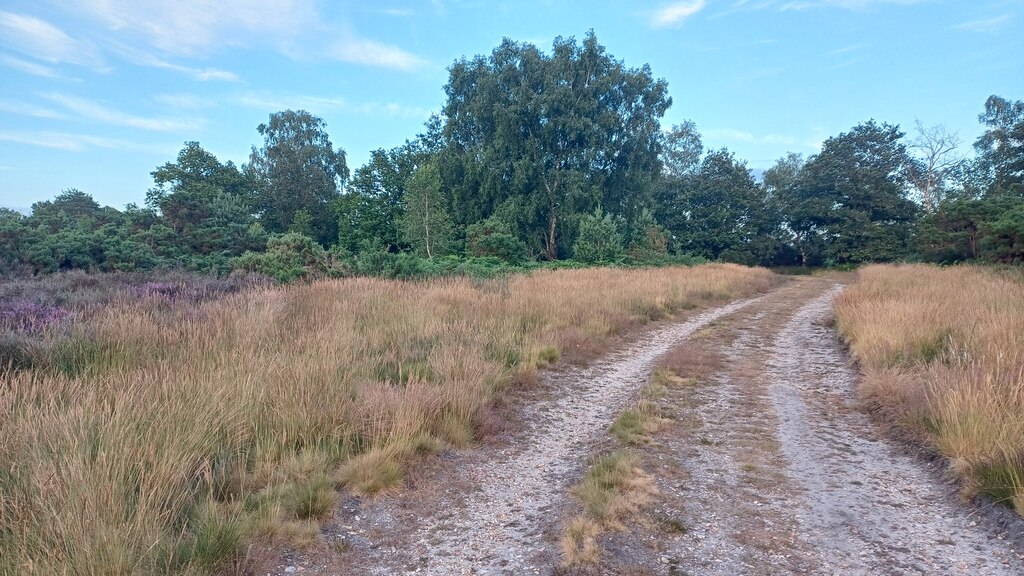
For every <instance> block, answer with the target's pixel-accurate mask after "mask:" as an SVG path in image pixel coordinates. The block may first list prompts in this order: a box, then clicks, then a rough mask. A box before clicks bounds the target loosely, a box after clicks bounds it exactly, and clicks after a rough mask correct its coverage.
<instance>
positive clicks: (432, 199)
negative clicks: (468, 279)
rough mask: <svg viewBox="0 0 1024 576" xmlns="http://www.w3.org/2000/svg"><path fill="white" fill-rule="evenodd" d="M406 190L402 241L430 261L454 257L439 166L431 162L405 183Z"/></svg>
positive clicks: (451, 232)
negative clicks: (450, 255) (445, 256)
mask: <svg viewBox="0 0 1024 576" xmlns="http://www.w3.org/2000/svg"><path fill="white" fill-rule="evenodd" d="M405 188H406V192H405V214H404V215H403V216H402V219H401V224H402V240H404V241H405V242H406V243H408V244H409V245H411V246H412V247H413V250H414V251H415V252H416V253H417V254H419V255H420V256H426V257H427V258H428V259H431V258H433V257H434V256H444V255H446V254H450V253H451V252H452V240H453V230H452V223H451V218H449V216H448V211H447V209H446V208H445V202H444V197H443V196H442V194H441V177H440V174H439V172H438V169H437V164H435V163H434V162H428V163H426V164H424V165H423V166H420V167H419V168H417V169H416V171H415V172H414V173H413V175H412V176H411V177H410V178H409V180H408V181H407V182H406V183H405Z"/></svg>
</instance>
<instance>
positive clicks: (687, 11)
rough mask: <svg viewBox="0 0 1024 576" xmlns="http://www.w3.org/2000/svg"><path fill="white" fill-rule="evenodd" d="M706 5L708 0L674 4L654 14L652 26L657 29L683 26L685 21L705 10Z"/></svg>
mask: <svg viewBox="0 0 1024 576" xmlns="http://www.w3.org/2000/svg"><path fill="white" fill-rule="evenodd" d="M706 4H707V2H706V0H685V1H684V2H673V3H672V4H669V5H667V6H664V7H663V8H661V9H659V10H656V11H655V12H654V14H653V15H652V16H651V25H652V26H654V27H655V28H664V27H666V26H675V25H678V24H682V22H683V21H684V20H686V19H687V18H689V17H690V16H693V15H694V14H696V13H697V12H700V11H701V10H703V9H704V6H705V5H706Z"/></svg>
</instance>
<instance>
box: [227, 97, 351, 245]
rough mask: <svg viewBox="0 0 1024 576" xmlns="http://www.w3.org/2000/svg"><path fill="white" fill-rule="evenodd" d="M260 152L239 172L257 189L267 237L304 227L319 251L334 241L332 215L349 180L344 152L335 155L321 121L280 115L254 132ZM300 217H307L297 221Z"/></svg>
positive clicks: (335, 225)
mask: <svg viewBox="0 0 1024 576" xmlns="http://www.w3.org/2000/svg"><path fill="white" fill-rule="evenodd" d="M257 130H258V131H259V133H260V136H262V137H263V146H262V147H261V148H256V147H255V146H254V147H253V149H252V153H251V154H250V155H249V164H248V165H246V166H245V167H244V171H245V173H246V175H247V176H248V177H250V178H251V179H252V180H253V182H254V183H255V185H256V194H255V201H254V206H255V208H256V209H257V210H258V212H259V213H260V216H261V220H262V222H263V226H264V227H265V228H266V229H267V230H268V231H270V232H275V233H281V232H287V231H295V229H294V228H293V226H294V225H296V223H298V224H300V225H303V226H304V227H306V228H307V229H308V230H309V232H310V233H311V235H312V236H313V238H314V239H316V240H317V241H318V242H320V243H321V244H322V245H328V244H331V243H333V242H334V241H335V240H336V239H337V237H338V222H337V219H336V218H335V216H334V212H333V211H332V210H331V207H332V206H333V204H334V202H335V201H336V200H337V198H338V196H339V190H340V189H341V187H342V185H343V184H344V183H345V181H346V180H348V176H349V172H348V165H347V164H346V163H345V151H344V150H342V149H340V148H339V149H338V150H335V149H334V147H333V145H332V144H331V140H330V138H329V137H328V135H327V131H326V125H325V124H324V121H323V120H321V119H320V118H317V117H316V116H313V115H312V114H310V113H309V112H306V111H305V110H298V111H295V110H284V111H282V112H275V113H273V114H271V115H270V121H269V122H268V123H267V124H260V125H259V126H258V127H257ZM303 210H304V211H305V212H306V214H307V216H299V220H296V216H297V215H298V214H299V213H300V212H301V211H303Z"/></svg>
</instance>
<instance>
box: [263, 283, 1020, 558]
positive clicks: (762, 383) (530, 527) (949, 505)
mask: <svg viewBox="0 0 1024 576" xmlns="http://www.w3.org/2000/svg"><path fill="white" fill-rule="evenodd" d="M838 289H839V286H838V284H837V281H836V280H835V279H834V278H804V279H797V280H794V281H792V282H790V283H788V284H786V285H784V286H783V287H782V288H780V289H777V290H775V291H774V292H772V293H770V294H768V295H766V296H763V297H760V298H756V299H751V300H746V301H742V302H737V303H734V304H731V305H728V306H725V307H722V308H718V309H714V310H711V311H708V312H704V313H702V314H699V315H697V316H694V317H693V318H691V319H690V320H688V321H686V322H682V323H678V324H667V325H666V324H663V325H659V326H658V327H657V328H656V329H655V330H654V331H653V332H651V333H649V334H648V335H647V336H645V337H643V338H641V339H640V340H638V341H637V342H635V343H634V344H632V345H629V346H628V347H626V348H625V349H623V350H620V351H619V352H617V353H615V354H613V355H611V356H609V357H607V358H606V359H604V360H603V361H601V362H599V363H595V364H592V365H591V366H590V367H588V368H586V369H573V368H567V369H565V370H564V371H562V372H557V373H553V374H551V375H549V376H548V379H547V380H546V382H545V384H544V385H543V386H541V387H540V388H539V389H538V391H537V392H535V397H533V398H529V399H524V401H523V402H521V403H517V404H516V405H515V406H513V408H512V409H511V410H510V413H511V414H512V418H513V419H514V421H515V422H517V423H518V425H514V426H512V427H511V429H510V430H509V431H508V432H507V433H505V434H503V435H501V437H500V438H499V441H498V442H497V445H495V444H488V445H486V446H483V447H481V448H478V449H474V450H467V451H462V452H457V453H450V454H446V455H443V456H442V457H440V458H437V459H435V461H434V462H433V463H431V464H429V465H428V466H427V467H426V469H425V470H423V471H421V473H420V474H419V475H418V477H417V478H414V479H413V481H412V484H413V486H412V487H411V489H410V490H408V491H406V492H405V493H403V494H402V495H400V496H398V497H395V498H391V499H386V500H382V501H376V502H359V501H358V500H355V499H351V500H350V501H348V502H345V503H344V504H343V506H341V507H340V508H339V511H338V514H337V516H336V519H335V521H334V522H332V523H331V524H329V525H328V527H327V529H326V530H325V539H326V542H327V543H326V544H325V545H324V546H321V547H320V548H318V549H317V550H314V551H312V552H307V553H303V554H302V555H299V556H295V557H291V558H286V559H285V563H284V564H282V565H281V566H280V567H279V570H278V572H279V573H302V574H402V573H418V574H437V575H442V574H444V575H449V574H452V575H454V574H551V573H553V572H555V571H556V567H557V565H558V552H557V541H558V537H559V535H560V528H561V525H562V522H563V521H564V520H565V519H566V518H567V517H568V515H569V514H570V513H571V512H572V508H571V507H572V503H571V500H570V499H569V498H568V496H567V492H568V487H569V486H570V485H571V484H572V483H574V482H575V481H576V480H577V479H578V478H579V476H580V474H581V473H582V470H583V468H584V466H585V464H586V462H587V460H588V458H589V457H590V456H591V455H592V454H594V453H595V452H596V451H597V450H599V449H602V448H604V447H607V446H609V445H611V444H612V441H611V440H609V438H608V436H607V434H606V432H605V431H606V429H607V427H608V425H609V423H610V422H611V420H612V418H613V417H614V415H615V413H616V412H618V411H619V410H621V409H622V408H623V407H625V406H626V405H628V404H629V403H630V402H631V401H632V400H633V399H635V395H636V392H637V390H638V389H639V388H640V386H642V384H643V383H645V382H646V381H647V378H648V376H649V374H650V372H651V370H652V369H653V368H654V367H655V366H656V365H657V364H658V363H666V362H667V363H669V364H670V365H672V366H673V368H674V369H676V370H677V371H678V372H680V374H681V375H682V376H695V377H697V378H698V380H699V383H698V384H696V385H691V386H683V387H674V388H672V389H671V391H670V393H669V394H668V396H667V397H666V398H664V399H663V400H661V403H662V404H663V407H664V408H665V410H668V411H671V412H673V413H674V414H675V416H676V420H675V422H676V423H675V425H673V426H672V427H671V428H670V429H669V430H667V431H664V432H663V433H661V434H659V435H658V438H657V440H656V442H655V443H653V444H651V445H649V446H646V447H644V448H643V449H642V450H641V451H642V453H643V455H644V458H645V468H646V470H647V471H648V472H650V473H652V474H653V475H654V476H655V477H656V478H657V481H658V484H659V488H660V490H661V496H660V497H659V501H658V502H657V503H656V505H655V507H654V508H653V509H652V510H651V511H650V514H649V515H648V517H646V518H644V519H641V520H640V521H638V523H637V524H636V525H635V526H634V527H632V529H631V530H629V531H627V532H621V533H613V534H611V535H609V536H606V537H604V538H603V539H602V544H603V546H604V547H605V549H606V550H607V554H606V556H605V560H604V561H603V562H602V565H601V566H599V567H596V568H594V569H591V570H590V571H591V572H594V573H600V574H636V575H639V574H723V575H724V574H914V573H920V574H1024V558H1022V557H1021V555H1020V553H1021V552H1020V551H1022V550H1024V549H1022V548H1021V545H1022V543H1024V534H1022V530H1024V528H1022V527H1024V523H1022V522H1021V521H1020V520H1019V519H1018V518H1016V517H1015V516H1013V515H1012V514H1008V513H1003V511H1002V510H990V509H985V510H983V509H980V508H977V507H972V506H968V505H964V504H961V503H959V502H958V501H957V499H956V497H955V493H954V489H953V488H952V487H951V486H950V485H948V484H946V483H944V482H943V481H942V480H941V478H940V477H939V475H938V474H937V473H936V472H935V471H934V470H930V469H929V468H928V467H927V465H926V464H925V463H924V462H923V461H922V460H921V459H919V458H916V457H914V456H911V455H907V454H905V453H903V452H901V451H900V450H899V449H896V448H893V447H892V446H891V445H890V444H889V443H888V442H887V441H885V440H883V439H880V438H879V437H878V436H877V434H876V427H875V426H874V425H873V424H872V423H871V422H869V421H868V419H867V418H866V417H865V416H864V415H863V414H861V413H859V412H857V411H856V410H854V409H853V406H852V399H851V391H852V389H853V385H854V374H853V373H852V372H851V370H850V369H849V368H848V367H847V364H846V362H845V359H844V356H843V353H842V351H841V349H840V348H839V346H838V344H837V342H836V341H835V338H834V336H833V335H832V332H831V330H830V329H829V328H827V326H826V325H825V321H826V320H827V318H828V315H829V310H830V304H831V298H832V296H833V295H834V293H835V291H836V290H838ZM669 350H673V352H671V353H669V354H667V355H666V354H665V353H666V352H668V351H669Z"/></svg>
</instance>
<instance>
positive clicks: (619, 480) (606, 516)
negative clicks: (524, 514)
mask: <svg viewBox="0 0 1024 576" xmlns="http://www.w3.org/2000/svg"><path fill="white" fill-rule="evenodd" d="M639 464H640V457H639V456H638V455H637V454H635V453H633V452H629V451H626V450H619V451H616V452H612V453H610V454H606V455H604V456H601V457H599V458H598V459H597V460H595V461H594V462H593V463H592V464H591V466H590V468H588V469H587V472H586V474H585V475H584V476H583V479H582V480H581V481H580V482H579V484H577V485H575V486H574V487H573V488H572V494H573V496H575V497H576V499H577V500H578V501H579V502H580V504H581V505H582V508H583V511H582V513H581V514H580V515H579V516H577V517H575V518H573V519H572V520H571V521H570V522H569V523H568V525H567V526H566V527H565V530H564V531H563V534H562V540H561V549H562V563H563V565H565V566H573V565H577V564H587V563H594V562H597V561H598V559H599V558H600V548H599V546H598V545H597V537H598V536H599V535H600V534H601V533H602V532H604V531H606V530H621V529H623V528H624V527H625V525H624V522H625V521H626V520H628V519H629V518H631V517H633V516H634V515H636V514H637V513H638V512H639V511H640V510H641V509H642V508H643V507H644V506H646V505H647V504H649V503H650V502H651V499H652V498H653V497H654V495H656V494H657V492H658V490H657V488H656V487H655V484H654V479H653V478H652V477H651V476H650V475H648V474H646V473H645V472H643V471H642V470H641V469H640V467H639Z"/></svg>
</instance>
